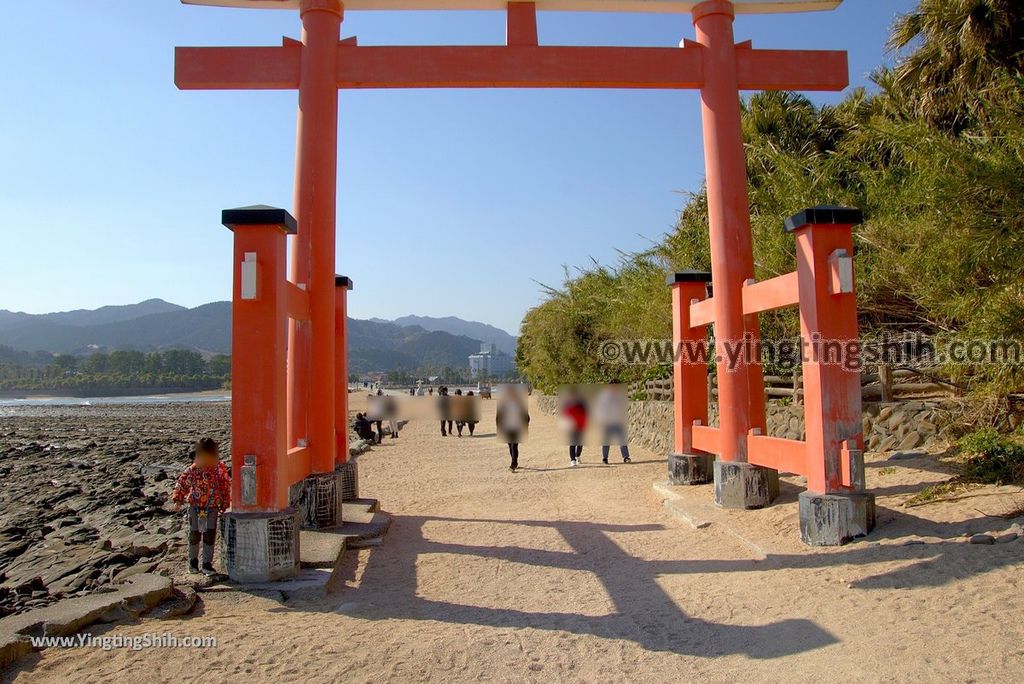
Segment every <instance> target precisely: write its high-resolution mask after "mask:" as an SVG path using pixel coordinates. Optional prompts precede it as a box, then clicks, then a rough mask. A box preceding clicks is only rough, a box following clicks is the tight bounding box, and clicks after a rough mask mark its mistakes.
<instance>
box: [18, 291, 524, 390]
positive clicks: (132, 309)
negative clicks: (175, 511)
mask: <svg viewBox="0 0 1024 684" xmlns="http://www.w3.org/2000/svg"><path fill="white" fill-rule="evenodd" d="M348 329H349V367H350V369H351V371H352V372H355V373H363V372H368V371H389V370H399V369H404V370H414V369H424V368H438V369H441V368H444V367H446V366H450V367H453V368H464V367H466V366H467V365H468V360H467V357H468V356H469V355H470V354H474V353H476V352H477V351H479V350H480V342H481V341H485V342H493V343H494V344H496V345H498V348H499V349H503V350H505V351H509V353H514V351H515V338H513V337H512V336H511V335H509V334H508V333H507V332H505V331H504V330H500V329H498V328H494V327H493V326H489V325H486V324H484V323H477V322H474V321H464V320H462V319H459V318H454V317H448V318H421V317H416V316H406V317H404V318H402V319H398V321H394V322H392V321H382V320H377V319H374V320H369V321H365V320H359V319H352V318H350V319H349V326H348ZM509 340H511V346H509ZM0 345H4V346H7V347H11V348H13V349H14V350H18V354H17V358H18V359H19V360H28V359H39V358H41V357H40V355H39V354H29V355H26V354H24V353H23V352H39V351H43V352H49V353H53V354H77V355H82V354H89V353H93V352H97V351H114V350H121V349H130V350H138V351H159V350H164V349H192V350H196V351H199V352H203V353H205V354H228V353H230V352H231V303H230V302H213V303H211V304H204V305H203V306H198V307H195V308H193V309H188V308H185V307H183V306H178V305H177V304H171V303H170V302H165V301H163V300H161V299H149V300H146V301H144V302H140V303H138V304H129V305H126V306H105V307H102V308H99V309H94V310H77V311H64V312H59V313H49V314H26V313H21V312H12V311H5V310H0ZM8 355H10V354H8ZM44 356H45V355H44ZM0 360H4V359H0ZM8 360H10V361H14V358H11V359H8Z"/></svg>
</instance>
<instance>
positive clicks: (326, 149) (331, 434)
mask: <svg viewBox="0 0 1024 684" xmlns="http://www.w3.org/2000/svg"><path fill="white" fill-rule="evenodd" d="M300 14H301V17H302V62H301V72H300V82H299V116H298V133H297V140H296V156H295V212H296V216H297V218H298V221H299V225H298V233H297V235H296V237H295V240H294V241H293V245H292V247H293V249H292V280H293V281H294V282H295V283H296V285H299V286H300V287H305V288H306V289H307V291H308V292H309V300H310V321H309V323H301V322H295V323H293V324H292V328H291V344H290V347H289V352H290V359H289V367H290V369H291V370H290V381H291V391H290V393H289V397H290V401H291V406H290V407H289V416H290V423H289V431H288V432H289V440H290V442H291V443H290V444H289V446H295V445H296V444H297V443H298V442H299V441H300V440H306V441H307V442H308V444H309V448H310V452H311V460H312V466H313V472H317V473H328V472H333V471H334V460H335V449H336V447H337V437H336V436H335V428H334V421H335V406H334V402H335V387H334V383H335V356H334V354H335V352H334V344H335V336H334V316H335V310H334V309H335V304H334V295H335V286H334V249H335V231H336V225H335V223H336V195H337V179H338V83H337V73H338V71H337V61H338V41H339V39H340V37H341V19H342V6H341V3H340V2H339V0H302V2H301V9H300Z"/></svg>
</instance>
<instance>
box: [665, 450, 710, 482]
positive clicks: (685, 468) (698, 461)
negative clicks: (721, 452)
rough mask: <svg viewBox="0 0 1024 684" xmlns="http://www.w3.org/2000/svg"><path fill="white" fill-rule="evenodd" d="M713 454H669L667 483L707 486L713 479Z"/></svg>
mask: <svg viewBox="0 0 1024 684" xmlns="http://www.w3.org/2000/svg"><path fill="white" fill-rule="evenodd" d="M714 462H715V457H714V455H713V454H669V455H668V482H669V484H674V485H700V484H707V483H709V482H711V481H712V480H713V479H714V474H713V473H712V465H713V464H714Z"/></svg>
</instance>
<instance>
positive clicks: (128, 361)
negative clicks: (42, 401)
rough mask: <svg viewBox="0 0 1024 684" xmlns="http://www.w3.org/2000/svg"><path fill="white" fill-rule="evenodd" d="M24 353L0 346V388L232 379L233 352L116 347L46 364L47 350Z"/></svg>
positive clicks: (197, 384)
mask: <svg viewBox="0 0 1024 684" xmlns="http://www.w3.org/2000/svg"><path fill="white" fill-rule="evenodd" d="M24 354H26V353H25V352H16V351H15V350H11V349H9V348H5V349H0V390H4V391H39V390H47V391H51V390H52V391H64V392H70V393H76V394H78V393H83V392H98V393H106V392H111V391H116V390H143V389H150V390H171V389H175V390H210V389H219V388H222V387H227V386H229V385H230V383H231V357H230V356H226V355H224V354H217V355H215V356H211V357H209V358H204V357H203V355H202V354H200V353H198V352H195V351H189V350H184V349H171V350H168V351H162V352H152V353H145V352H138V351H114V352H110V353H96V354H91V355H89V356H82V357H79V356H73V355H71V354H57V355H52V354H46V356H47V357H48V358H47V359H46V362H45V363H39V361H41V360H42V359H40V358H38V357H39V355H40V354H44V353H40V352H34V353H32V355H31V356H30V357H29V358H28V359H26V358H25V357H24V356H23V355H24ZM11 359H15V360H13V361H12V360H11ZM17 361H21V363H19V362H17ZM25 361H30V362H28V363H26V362H25ZM31 361H35V363H32V362H31Z"/></svg>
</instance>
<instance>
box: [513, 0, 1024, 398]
mask: <svg viewBox="0 0 1024 684" xmlns="http://www.w3.org/2000/svg"><path fill="white" fill-rule="evenodd" d="M889 47H890V49H891V50H893V51H894V52H895V53H896V55H897V59H896V62H895V65H894V66H893V67H891V68H890V67H884V66H883V67H880V68H879V69H878V70H877V71H876V72H875V73H874V74H873V76H872V81H873V82H874V85H875V87H874V88H871V89H870V90H869V89H864V88H858V89H856V90H854V91H852V92H851V93H850V94H849V95H848V96H847V97H846V98H845V99H844V100H843V101H841V102H840V103H839V104H837V105H834V106H832V105H828V106H817V105H815V104H813V103H812V102H810V101H809V100H808V99H806V98H805V97H803V96H801V95H798V94H795V93H791V92H766V93H761V94H757V95H754V96H752V97H750V98H749V99H747V100H745V101H744V103H743V134H744V141H745V147H746V163H747V172H748V178H749V189H750V209H751V222H752V231H753V237H754V244H755V248H754V250H755V262H756V277H757V279H758V280H764V279H768V278H771V277H774V276H777V275H780V274H783V273H787V272H790V271H792V270H793V269H794V267H795V261H794V241H793V238H792V236H791V235H788V234H786V233H784V231H783V230H782V223H783V220H784V219H785V218H786V217H788V216H790V215H792V214H795V213H796V212H798V211H800V210H801V209H804V208H806V207H810V206H815V205H820V204H833V205H845V206H851V207H858V208H860V209H862V210H863V212H864V215H865V218H866V221H865V223H864V224H863V225H861V226H858V227H857V228H856V229H855V244H856V251H857V254H856V260H855V263H856V269H857V280H858V292H857V297H858V307H859V315H860V328H861V333H862V335H872V334H874V333H880V332H882V331H888V332H892V331H915V332H921V333H924V334H959V335H961V336H967V337H970V338H972V339H993V338H998V339H1008V338H1009V339H1019V338H1021V337H1022V333H1024V3H1021V2H1017V1H1016V0H921V1H920V2H919V4H918V6H917V7H916V9H915V10H913V11H912V12H910V13H908V14H906V15H904V16H902V17H899V18H897V20H896V21H895V23H894V25H893V26H892V28H891V32H890V40H889ZM710 265H711V264H710V251H709V246H708V213H707V197H706V193H705V191H704V190H703V189H702V190H700V191H698V192H695V193H693V194H692V195H691V196H690V197H689V198H688V201H687V202H686V204H685V206H684V207H683V210H682V212H681V213H680V216H679V219H678V222H677V225H676V227H675V229H674V230H673V231H672V232H671V233H669V234H667V235H665V236H664V238H663V239H662V240H661V241H660V242H659V243H658V244H656V245H655V246H653V247H652V248H650V249H649V250H647V251H645V252H642V253H636V254H626V255H624V256H623V257H622V258H621V260H620V262H619V263H618V264H617V265H615V266H614V267H611V266H606V265H602V264H596V263H595V264H593V265H591V266H590V267H588V268H584V269H581V270H579V271H578V272H575V273H569V272H567V273H566V278H565V281H564V282H563V284H562V285H561V286H558V287H550V288H548V289H547V298H546V301H544V302H543V303H542V304H540V305H539V306H537V307H535V308H534V309H532V310H530V311H529V312H528V314H527V316H526V318H525V320H524V322H523V327H522V331H521V337H520V340H519V347H518V354H517V356H518V358H517V362H518V366H519V369H520V371H521V372H522V373H523V375H524V376H525V377H526V378H527V379H528V380H530V381H531V382H533V383H534V384H535V385H536V386H538V387H539V388H541V389H551V388H553V387H555V386H557V385H560V384H563V383H566V382H575V383H580V382H602V381H607V380H610V379H612V378H617V379H619V380H622V381H633V380H641V379H644V378H645V377H652V376H658V375H661V374H663V373H664V372H665V370H666V369H665V367H653V368H643V367H636V366H612V365H606V364H605V363H603V362H602V361H601V359H600V357H599V355H598V354H597V353H595V351H594V350H595V349H596V348H597V346H598V345H599V343H600V342H601V341H602V340H611V339H640V338H656V339H666V338H670V337H671V332H670V330H671V315H672V314H671V304H670V299H669V289H668V288H667V287H666V285H665V275H666V273H669V272H673V271H678V270H685V269H702V270H709V269H710ZM761 325H762V333H763V335H764V337H765V338H766V339H784V338H786V339H792V338H795V337H797V336H798V334H799V323H798V318H797V315H796V312H795V311H792V310H783V311H780V312H774V313H770V314H764V315H762V317H761ZM944 370H946V371H948V373H949V375H950V377H953V378H954V379H957V380H958V381H962V382H963V384H964V386H967V387H970V388H974V389H977V390H979V391H991V392H1006V391H1009V390H1019V389H1021V386H1022V380H1024V374H1022V373H1021V369H1020V368H1018V367H1015V366H998V367H996V366H989V367H974V368H970V367H955V368H948V369H944Z"/></svg>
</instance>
